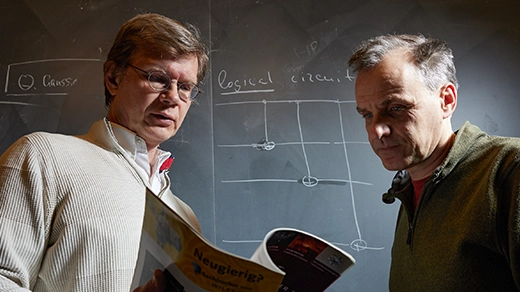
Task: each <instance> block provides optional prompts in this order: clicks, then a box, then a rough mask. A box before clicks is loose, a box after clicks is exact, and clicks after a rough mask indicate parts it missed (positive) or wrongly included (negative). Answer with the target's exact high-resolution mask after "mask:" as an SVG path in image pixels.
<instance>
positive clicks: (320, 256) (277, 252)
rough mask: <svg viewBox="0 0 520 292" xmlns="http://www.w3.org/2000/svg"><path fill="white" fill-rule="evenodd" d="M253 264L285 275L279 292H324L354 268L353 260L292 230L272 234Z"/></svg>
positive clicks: (301, 232)
mask: <svg viewBox="0 0 520 292" xmlns="http://www.w3.org/2000/svg"><path fill="white" fill-rule="evenodd" d="M251 259H252V260H254V261H256V262H259V263H262V264H263V265H265V266H269V267H271V268H274V267H278V268H280V269H281V270H282V271H284V272H285V274H286V275H285V277H284V279H283V281H282V285H280V288H279V291H293V292H317V291H324V290H325V289H326V288H327V287H329V286H330V285H331V284H332V283H333V282H334V281H336V280H337V279H338V278H339V277H340V276H341V274H342V273H344V272H345V271H346V270H347V269H349V268H350V267H352V266H353V265H354V263H355V260H354V258H353V257H352V256H351V255H350V254H348V253H347V252H345V251H343V250H342V249H340V248H338V247H336V246H334V245H333V244H331V243H329V242H327V241H325V240H323V239H321V238H319V237H317V236H315V235H312V234H310V233H307V232H304V231H301V230H297V229H293V228H277V229H274V230H271V231H270V232H269V233H268V234H267V235H266V236H265V239H264V240H263V242H262V244H261V245H260V246H259V247H258V249H257V250H256V251H255V253H254V254H253V256H252V257H251Z"/></svg>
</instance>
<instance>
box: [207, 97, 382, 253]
mask: <svg viewBox="0 0 520 292" xmlns="http://www.w3.org/2000/svg"><path fill="white" fill-rule="evenodd" d="M272 91H274V90H272ZM272 91H271V90H269V91H268V90H265V91H263V92H272ZM257 92H259V91H258V90H253V91H242V92H233V93H232V94H237V93H257ZM230 94H231V93H230ZM221 95H226V93H222V94H221ZM353 102H354V101H339V100H277V101H267V100H265V99H263V100H261V101H259V100H256V101H251V100H249V101H238V102H227V103H217V104H215V106H219V107H220V106H234V105H243V104H259V103H262V104H263V105H264V106H263V111H264V113H263V115H264V135H265V137H264V138H262V139H261V140H260V141H259V142H258V143H250V144H218V145H216V147H218V148H238V147H242V148H243V147H250V148H255V149H257V150H260V151H270V150H273V149H274V148H275V147H280V146H286V145H300V146H301V149H302V153H303V157H304V160H305V165H306V171H307V174H306V175H305V176H304V177H303V178H302V179H300V180H297V179H265V178H264V179H263V178H258V179H246V180H222V181H221V183H263V182H279V183H302V184H303V185H304V186H306V187H314V186H316V185H318V184H319V183H322V182H335V183H341V184H348V185H349V189H350V197H351V202H352V211H353V213H352V214H353V216H354V223H355V227H356V231H357V235H358V238H357V239H354V240H353V241H352V242H351V243H350V244H345V243H339V242H336V243H334V242H333V244H335V245H338V246H348V247H350V248H352V249H353V250H356V251H358V252H360V251H363V250H382V249H384V247H370V246H368V244H367V242H366V241H365V240H363V237H362V234H361V228H360V226H359V222H358V215H357V212H356V201H355V198H354V188H353V185H354V184H362V185H372V184H371V183H368V182H362V181H353V180H352V174H351V167H350V161H349V158H348V151H347V145H348V144H368V142H358V141H347V140H346V139H345V133H344V128H343V117H342V113H341V105H342V104H344V103H353ZM276 103H294V104H295V105H296V120H297V123H298V131H299V138H300V141H294V142H282V143H275V142H274V141H271V140H269V133H268V127H267V124H268V120H267V105H268V104H276ZM302 103H335V104H337V109H338V113H339V125H340V131H341V141H339V142H334V143H333V144H335V145H342V147H343V153H344V158H345V162H346V168H347V177H348V178H347V179H322V178H316V177H313V176H312V173H311V169H310V166H309V161H308V159H307V152H306V148H305V146H306V145H327V144H331V143H330V142H319V141H318V142H306V141H305V139H304V136H303V129H302V126H301V120H300V105H301V104H302ZM222 242H224V243H228V244H244V243H259V242H262V240H227V239H224V240H222Z"/></svg>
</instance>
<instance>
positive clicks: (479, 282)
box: [383, 122, 520, 291]
mask: <svg viewBox="0 0 520 292" xmlns="http://www.w3.org/2000/svg"><path fill="white" fill-rule="evenodd" d="M519 193H520V139H519V138H505V137H497V136H488V135H487V134H486V133H484V132H482V131H481V130H480V129H479V128H478V127H476V126H473V125H471V124H469V123H467V122H466V123H465V124H464V125H463V126H462V127H461V128H460V130H459V131H458V132H457V137H456V140H455V143H454V145H453V147H452V149H451V150H450V153H449V154H448V157H447V158H446V159H445V161H444V162H443V164H442V165H441V166H440V167H439V168H438V169H437V170H436V171H435V172H434V174H433V175H432V176H431V177H430V178H429V179H428V181H427V182H426V184H425V185H424V189H423V191H422V195H421V199H420V201H419V205H418V206H417V209H416V210H415V213H413V207H412V197H413V186H412V184H411V180H410V177H409V175H408V173H407V172H406V171H400V172H398V173H397V175H396V177H395V178H394V180H393V183H392V188H390V190H389V191H388V193H386V194H384V195H383V201H385V202H387V203H391V202H393V201H394V198H398V199H400V200H401V202H402V205H401V208H400V211H399V216H398V218H397V227H396V230H395V239H394V244H393V247H392V265H391V270H390V282H389V287H390V291H518V290H520V195H519Z"/></svg>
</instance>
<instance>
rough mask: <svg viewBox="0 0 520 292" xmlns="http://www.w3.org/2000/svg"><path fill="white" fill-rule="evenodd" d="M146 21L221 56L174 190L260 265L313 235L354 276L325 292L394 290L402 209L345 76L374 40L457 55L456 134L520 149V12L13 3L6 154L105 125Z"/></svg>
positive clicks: (188, 134)
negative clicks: (113, 85) (108, 86)
mask: <svg viewBox="0 0 520 292" xmlns="http://www.w3.org/2000/svg"><path fill="white" fill-rule="evenodd" d="M143 12H157V13H162V14H164V15H167V16H170V17H172V18H177V19H179V20H182V21H188V22H190V23H193V24H195V25H197V26H199V28H200V29H201V31H202V34H203V35H204V40H205V42H206V44H207V46H208V48H209V49H210V51H211V67H210V72H209V74H208V76H207V78H206V79H205V80H204V83H203V90H204V92H205V93H204V94H203V95H202V96H201V97H200V99H199V104H198V105H196V106H193V107H192V108H191V109H190V112H189V114H188V117H187V119H186V120H185V122H184V124H183V126H182V128H181V130H180V132H179V133H178V134H177V135H176V136H175V137H174V138H172V139H171V140H169V141H167V142H165V143H164V144H163V145H162V148H164V149H167V150H170V151H172V152H173V153H174V155H175V156H176V160H175V163H174V165H173V167H172V171H171V173H170V175H171V179H172V190H173V191H174V193H176V194H177V195H178V196H179V197H181V198H182V199H183V200H184V201H186V202H187V203H188V204H189V205H191V206H192V207H193V209H194V210H195V212H196V213H197V215H198V217H199V219H200V221H201V225H202V229H203V232H204V235H205V236H206V237H207V238H208V239H210V240H211V241H213V242H214V243H216V244H217V245H218V246H220V247H221V248H223V249H225V250H228V251H231V252H234V253H237V254H239V255H242V256H245V257H249V256H250V255H251V254H252V253H253V251H254V249H255V248H256V246H257V245H258V242H259V241H260V240H261V239H262V238H263V236H264V234H265V233H266V232H267V231H269V230H270V229H272V228H275V227H280V226H288V227H295V228H301V229H304V230H306V231H309V232H312V233H315V234H317V235H319V236H321V237H323V238H325V239H326V240H328V241H330V242H334V243H336V244H338V246H340V247H342V248H344V249H345V250H346V251H348V252H350V253H352V254H353V256H354V257H355V258H356V260H357V264H356V265H355V266H354V268H352V269H351V270H350V271H348V272H347V273H346V274H345V276H344V277H342V278H341V279H340V280H339V281H338V282H336V283H335V284H334V285H333V286H331V287H330V288H329V289H328V291H385V290H387V281H388V270H389V264H390V249H391V244H392V239H393V230H394V223H395V217H396V212H397V207H398V204H394V205H385V204H383V203H382V202H381V194H382V193H383V192H385V191H386V190H387V188H388V187H389V185H390V180H391V178H392V176H393V174H392V173H391V172H388V171H386V170H384V169H383V167H382V166H381V163H380V161H379V159H378V158H377V157H376V156H375V155H374V154H373V153H372V151H371V149H370V146H369V145H368V143H367V139H366V134H365V132H364V127H363V121H362V119H361V118H360V117H359V116H358V114H357V113H356V111H355V103H354V90H353V85H354V80H355V76H354V75H353V74H352V73H351V72H350V71H349V69H348V68H347V65H346V63H347V60H348V58H349V56H350V53H351V51H352V49H353V48H354V47H355V45H356V44H358V43H359V42H360V41H361V40H363V39H366V38H369V37H373V36H375V35H378V34H385V33H394V32H397V33H422V34H424V35H428V36H433V37H438V38H441V39H445V40H447V41H448V42H449V44H450V46H451V47H452V49H453V51H454V55H455V63H456V66H457V69H458V78H459V81H460V84H461V88H460V90H459V104H458V109H457V111H456V114H455V116H454V118H453V124H454V127H455V128H458V127H459V126H460V125H461V124H462V122H464V121H465V120H471V121H472V122H473V123H474V124H476V125H478V126H480V127H481V128H482V129H483V130H485V131H487V132H488V133H490V134H495V135H508V136H520V127H518V125H519V124H520V116H519V115H518V114H517V112H518V111H519V110H520V98H518V92H520V83H519V82H518V80H520V57H519V54H518V52H520V17H518V15H520V2H518V1H504V0H501V1H474V0H461V1H412V0H403V1H366V0H320V1H315V0H298V1H296V0H289V1H282V0H279V1H269V0H228V1H210V0H179V1H167V0H153V1H136V0H131V1H128V0H76V1H37V0H32V1H29V0H27V1H2V3H1V4H0V24H1V25H0V38H1V39H0V48H1V50H0V51H1V52H2V53H1V54H0V80H3V81H4V83H3V86H4V87H3V90H2V92H1V93H0V153H2V152H4V151H5V149H7V147H8V146H9V145H10V144H11V143H13V142H14V141H15V140H16V139H17V138H19V137H20V136H22V135H24V134H27V133H29V132H33V131H49V132H60V133H66V134H80V133H84V132H86V131H87V130H88V128H89V126H90V124H91V123H92V122H93V121H95V120H97V119H99V118H102V117H103V116H104V115H105V114H106V111H105V108H104V97H103V86H102V64H103V61H104V59H105V57H106V54H107V52H108V49H109V48H110V45H111V43H112V41H113V38H114V36H115V34H116V32H117V30H118V29H119V27H120V25H121V24H122V23H123V22H124V21H126V20H128V19H129V18H131V17H132V16H134V15H136V14H137V13H143Z"/></svg>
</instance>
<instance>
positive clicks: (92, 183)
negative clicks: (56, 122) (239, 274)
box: [0, 121, 198, 292]
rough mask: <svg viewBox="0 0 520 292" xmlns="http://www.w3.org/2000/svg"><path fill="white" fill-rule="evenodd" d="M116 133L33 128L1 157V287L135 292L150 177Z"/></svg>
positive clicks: (95, 128)
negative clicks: (118, 141) (123, 148)
mask: <svg viewBox="0 0 520 292" xmlns="http://www.w3.org/2000/svg"><path fill="white" fill-rule="evenodd" d="M109 132H110V131H109V129H107V128H105V125H104V124H103V121H99V122H97V124H95V125H94V126H93V128H92V129H91V132H90V133H89V134H88V135H87V136H85V137H81V138H80V137H72V136H65V135H59V134H48V133H33V134H30V135H28V136H25V137H23V138H21V139H20V140H18V141H17V142H16V143H15V144H13V145H12V146H11V147H10V148H9V149H8V150H7V151H6V153H5V154H4V155H3V156H2V157H0V291H6V290H9V289H8V288H14V287H24V288H26V289H30V290H32V291H60V292H62V291H125V292H126V291H128V290H129V288H130V284H131V281H132V277H133V273H134V268H135V263H136V259H137V254H138V247H139V239H140V235H141V225H142V218H143V212H144V198H145V192H146V185H145V184H146V183H145V182H143V179H142V178H141V177H140V176H139V174H138V172H137V171H136V170H135V168H134V167H135V165H132V163H131V162H130V161H128V160H127V159H126V158H125V156H124V154H123V153H121V152H120V151H117V150H116V149H115V148H116V145H111V142H110V141H111V139H113V138H111V137H110V136H109ZM85 139H88V140H90V141H87V140H85ZM107 141H108V142H107ZM114 143H115V142H113V143H112V144H114ZM167 195H171V196H173V195H172V194H171V192H169V191H168V192H167ZM168 200H169V201H173V202H177V200H178V199H177V198H168ZM178 202H180V200H178ZM179 204H180V206H177V208H178V209H181V210H183V211H185V213H183V214H181V215H184V217H185V218H186V217H188V218H186V220H187V221H188V222H190V223H192V224H194V225H196V226H197V227H198V222H196V218H195V217H194V215H193V214H192V211H191V209H189V208H188V207H187V206H185V205H184V204H183V203H182V202H180V203H179ZM185 214H188V216H186V215H185ZM4 289H5V290H4ZM9 291H16V290H9ZM20 291H27V290H23V289H22V290H20Z"/></svg>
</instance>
